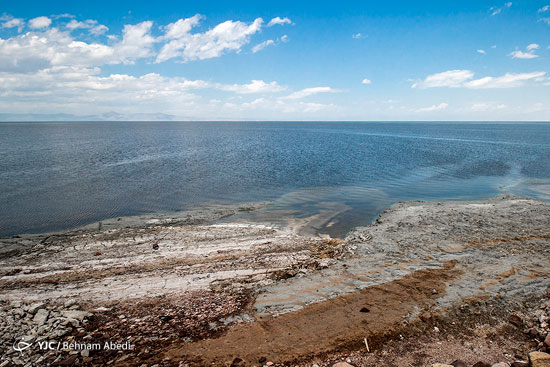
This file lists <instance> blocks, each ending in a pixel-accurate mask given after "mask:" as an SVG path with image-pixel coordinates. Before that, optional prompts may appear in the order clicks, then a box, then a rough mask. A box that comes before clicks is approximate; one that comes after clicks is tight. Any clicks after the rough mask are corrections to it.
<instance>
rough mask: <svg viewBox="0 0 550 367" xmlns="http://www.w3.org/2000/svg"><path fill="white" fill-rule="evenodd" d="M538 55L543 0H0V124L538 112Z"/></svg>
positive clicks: (548, 79)
mask: <svg viewBox="0 0 550 367" xmlns="http://www.w3.org/2000/svg"><path fill="white" fill-rule="evenodd" d="M549 61H550V1H549V0H541V1H512V2H505V1H500V0H498V1H468V0H463V1H452V0H451V1H414V2H412V1H386V2H380V1H339V2H316V1H315V2H314V1H285V0H281V1H277V2H260V1H253V2H252V1H250V2H245V1H231V2H228V1H163V2H151V1H138V0H136V1H131V2H130V1H128V2H125V1H117V2H113V1H109V2H107V1H102V0H99V1H88V2H84V1H47V2H45V1H36V2H35V1H26V2H9V3H8V2H5V3H4V4H3V5H2V7H1V8H0V119H4V120H6V119H8V120H9V119H14V118H15V119H16V118H17V116H25V117H28V116H29V115H31V114H34V115H37V116H40V118H46V119H54V120H55V119H61V118H67V116H70V117H72V116H76V117H79V118H83V119H95V118H98V119H128V120H134V119H153V120H155V119H159V120H162V119H175V120H304V121H305V120H336V121H345V120H368V121H386V120H389V121H398V120H426V121H432V120H433V121H446V120H459V121H462V120H474V121H482V120H496V121H501V120H510V121H549V120H550V62H549ZM61 114H64V115H61Z"/></svg>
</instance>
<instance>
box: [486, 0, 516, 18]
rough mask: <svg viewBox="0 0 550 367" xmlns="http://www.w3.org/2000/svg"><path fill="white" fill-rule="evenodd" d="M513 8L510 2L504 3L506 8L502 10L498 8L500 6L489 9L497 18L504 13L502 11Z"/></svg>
mask: <svg viewBox="0 0 550 367" xmlns="http://www.w3.org/2000/svg"><path fill="white" fill-rule="evenodd" d="M510 7H512V2H511V1H509V2H507V3H504V6H503V7H502V8H501V7H498V6H493V7H491V8H489V11H490V12H491V16H495V15H498V14H500V13H502V10H503V9H507V8H510Z"/></svg>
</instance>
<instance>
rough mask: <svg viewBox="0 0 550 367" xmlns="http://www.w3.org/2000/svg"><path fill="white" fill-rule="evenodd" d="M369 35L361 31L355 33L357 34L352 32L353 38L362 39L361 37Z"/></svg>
mask: <svg viewBox="0 0 550 367" xmlns="http://www.w3.org/2000/svg"><path fill="white" fill-rule="evenodd" d="M367 37H368V36H367V35H366V34H361V33H355V34H352V35H351V38H353V39H356V40H358V39H361V38H367Z"/></svg>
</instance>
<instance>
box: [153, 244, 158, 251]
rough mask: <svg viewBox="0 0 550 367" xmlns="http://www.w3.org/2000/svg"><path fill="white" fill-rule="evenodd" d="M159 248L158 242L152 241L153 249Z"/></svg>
mask: <svg viewBox="0 0 550 367" xmlns="http://www.w3.org/2000/svg"><path fill="white" fill-rule="evenodd" d="M158 249H159V244H158V243H156V242H155V243H153V250H158Z"/></svg>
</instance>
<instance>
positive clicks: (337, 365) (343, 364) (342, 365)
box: [332, 362, 353, 367]
mask: <svg viewBox="0 0 550 367" xmlns="http://www.w3.org/2000/svg"><path fill="white" fill-rule="evenodd" d="M332 367H353V365H351V364H349V363H348V362H337V363H335V364H333V365H332Z"/></svg>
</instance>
